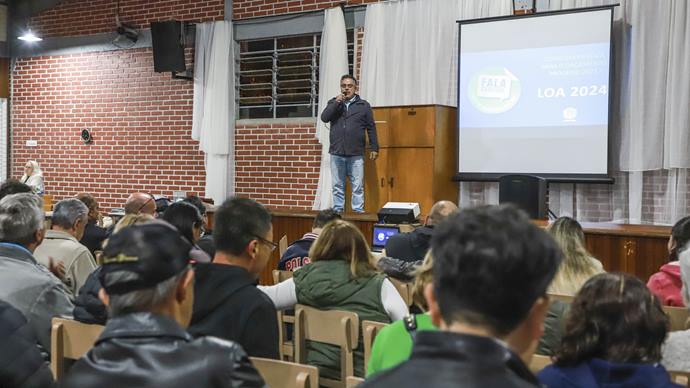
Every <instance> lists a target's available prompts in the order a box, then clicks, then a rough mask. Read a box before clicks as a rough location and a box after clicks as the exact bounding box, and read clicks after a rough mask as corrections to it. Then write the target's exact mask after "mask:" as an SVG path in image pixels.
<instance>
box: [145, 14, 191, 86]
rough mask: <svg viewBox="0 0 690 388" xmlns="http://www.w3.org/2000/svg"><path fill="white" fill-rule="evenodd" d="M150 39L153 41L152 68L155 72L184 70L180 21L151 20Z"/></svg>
mask: <svg viewBox="0 0 690 388" xmlns="http://www.w3.org/2000/svg"><path fill="white" fill-rule="evenodd" d="M151 41H152V43H153V69H154V70H155V71H156V72H157V73H164V72H168V71H171V72H183V71H185V70H186V68H185V63H184V44H183V42H184V39H183V37H182V23H181V22H179V21H177V20H171V21H167V22H151Z"/></svg>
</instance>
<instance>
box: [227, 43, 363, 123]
mask: <svg viewBox="0 0 690 388" xmlns="http://www.w3.org/2000/svg"><path fill="white" fill-rule="evenodd" d="M239 43H240V55H239V63H238V66H237V68H238V69H239V72H238V74H237V79H238V82H237V85H238V86H237V88H238V90H237V96H238V98H237V105H238V108H239V109H238V111H239V115H238V118H240V119H260V118H285V117H316V116H317V115H318V112H317V111H316V110H317V107H318V103H319V102H318V93H319V49H320V47H321V34H311V35H299V36H289V37H280V38H270V39H261V40H247V41H241V42H239ZM347 50H348V63H350V72H352V63H353V57H354V33H353V30H348V33H347Z"/></svg>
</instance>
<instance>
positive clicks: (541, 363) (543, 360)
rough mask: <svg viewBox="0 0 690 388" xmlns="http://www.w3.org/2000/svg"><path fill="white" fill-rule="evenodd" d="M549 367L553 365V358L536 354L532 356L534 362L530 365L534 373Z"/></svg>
mask: <svg viewBox="0 0 690 388" xmlns="http://www.w3.org/2000/svg"><path fill="white" fill-rule="evenodd" d="M549 365H551V357H549V356H542V355H539V354H535V355H534V356H532V361H531V362H530V363H529V370H531V371H532V373H537V372H539V371H540V370H542V369H544V368H546V367H547V366H549Z"/></svg>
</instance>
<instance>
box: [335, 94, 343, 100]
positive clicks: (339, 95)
mask: <svg viewBox="0 0 690 388" xmlns="http://www.w3.org/2000/svg"><path fill="white" fill-rule="evenodd" d="M344 99H345V95H344V94H342V93H340V94H338V95H337V96H335V102H343V100H344Z"/></svg>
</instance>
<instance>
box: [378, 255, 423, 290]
mask: <svg viewBox="0 0 690 388" xmlns="http://www.w3.org/2000/svg"><path fill="white" fill-rule="evenodd" d="M427 253H428V252H427ZM374 262H375V264H376V267H378V269H379V270H381V271H382V272H383V273H385V274H386V275H388V276H389V277H392V278H394V279H398V280H400V281H403V282H407V283H409V282H411V281H413V280H414V278H415V276H416V271H417V270H418V269H419V267H420V266H421V265H422V262H423V261H422V260H419V261H406V260H400V259H394V258H392V257H385V256H378V257H377V256H374Z"/></svg>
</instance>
